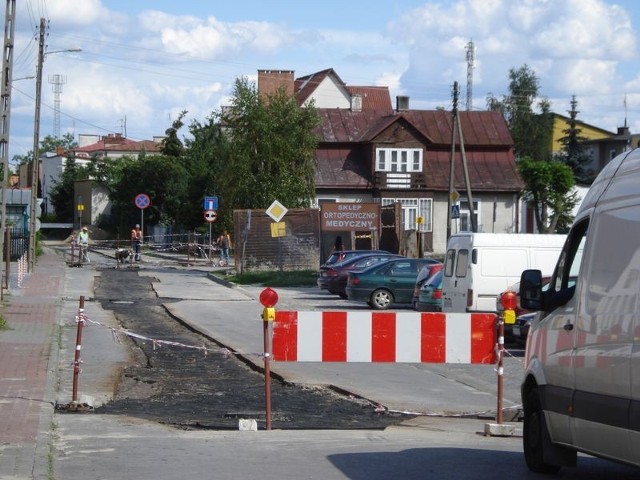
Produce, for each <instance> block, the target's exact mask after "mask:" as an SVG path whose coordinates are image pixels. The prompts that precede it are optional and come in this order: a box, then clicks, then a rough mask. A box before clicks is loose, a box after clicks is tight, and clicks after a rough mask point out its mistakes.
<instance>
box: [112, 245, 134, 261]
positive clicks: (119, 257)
mask: <svg viewBox="0 0 640 480" xmlns="http://www.w3.org/2000/svg"><path fill="white" fill-rule="evenodd" d="M115 257H116V261H117V262H119V263H125V262H129V263H132V262H133V252H132V251H131V250H130V249H126V248H118V249H116V253H115Z"/></svg>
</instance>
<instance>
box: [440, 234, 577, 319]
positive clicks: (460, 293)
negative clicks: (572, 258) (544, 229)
mask: <svg viewBox="0 0 640 480" xmlns="http://www.w3.org/2000/svg"><path fill="white" fill-rule="evenodd" d="M565 238H566V235H542V234H533V233H472V232H460V233H456V234H454V235H452V236H451V237H450V238H449V241H448V242H447V253H446V259H445V264H444V277H443V279H442V310H443V311H444V312H453V313H464V312H495V311H496V297H497V295H499V294H500V293H502V292H504V291H505V290H506V289H507V288H509V287H510V286H511V285H513V284H514V283H517V282H518V281H519V280H520V274H521V273H522V271H523V270H526V269H529V268H536V269H539V270H542V272H543V273H546V274H547V275H550V274H551V272H553V268H554V267H555V265H556V263H557V261H558V255H559V254H560V250H562V245H563V244H564V241H565Z"/></svg>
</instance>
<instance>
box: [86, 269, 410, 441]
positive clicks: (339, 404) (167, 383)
mask: <svg viewBox="0 0 640 480" xmlns="http://www.w3.org/2000/svg"><path fill="white" fill-rule="evenodd" d="M151 283H152V279H151V278H150V277H147V276H138V272H137V271H135V270H130V271H122V270H120V271H116V270H113V269H105V270H103V271H102V272H101V274H100V277H98V280H97V282H96V290H95V295H96V301H98V302H100V303H101V305H102V308H104V309H105V310H111V311H113V312H114V314H115V316H116V318H117V320H118V321H119V323H120V324H121V326H122V327H124V328H126V329H128V330H130V331H131V332H135V333H136V334H139V335H141V336H143V337H146V338H152V339H156V340H165V341H171V342H177V343H179V344H182V345H193V346H203V345H204V346H206V347H207V350H208V352H207V354H206V355H205V353H204V352H203V351H202V350H196V349H191V348H185V347H184V346H173V345H166V344H162V346H157V345H155V346H154V344H153V342H149V341H143V340H139V339H134V340H131V348H133V349H134V353H135V358H136V359H137V360H136V362H135V364H134V365H130V366H128V367H127V368H125V370H124V371H123V374H122V377H121V379H120V382H119V385H118V387H117V392H116V395H115V397H114V399H113V400H112V401H111V402H109V403H107V404H106V405H104V406H101V407H99V408H97V409H96V410H95V413H96V414H126V415H130V416H133V417H139V418H143V419H147V420H153V421H157V422H160V423H162V424H167V425H173V426H175V427H178V428H185V429H237V428H238V422H239V420H240V419H255V420H256V421H257V423H258V428H259V429H264V428H265V382H264V376H263V374H262V373H261V372H260V371H255V370H254V369H252V368H251V367H250V366H248V365H247V364H245V363H244V362H243V361H241V360H240V359H238V358H236V357H234V356H233V355H230V354H228V353H227V351H226V350H225V349H223V348H221V347H219V346H218V345H216V344H215V343H213V342H210V341H208V340H207V339H206V338H204V337H202V336H201V335H199V334H197V333H194V332H193V331H191V330H189V329H188V328H186V327H185V326H183V325H182V324H181V323H179V322H178V321H177V320H175V319H173V318H172V317H171V316H170V315H169V314H168V313H167V312H166V311H165V309H164V308H163V306H162V304H163V303H168V302H170V301H171V300H170V299H162V298H158V297H157V296H156V294H155V292H154V291H153V289H152V285H151ZM271 404H272V413H271V426H272V428H274V429H383V428H385V427H387V426H389V425H392V424H398V423H400V422H402V421H404V420H406V419H407V418H408V417H407V416H406V415H404V416H403V415H397V414H390V413H388V412H386V411H379V410H380V409H378V411H376V406H375V405H372V404H371V403H370V402H368V401H366V400H362V399H357V398H352V397H349V396H346V395H342V394H339V393H337V392H334V391H333V390H331V389H329V388H326V387H323V386H316V387H309V386H307V385H305V386H299V385H293V384H287V383H283V382H280V381H278V380H277V379H272V381H271Z"/></svg>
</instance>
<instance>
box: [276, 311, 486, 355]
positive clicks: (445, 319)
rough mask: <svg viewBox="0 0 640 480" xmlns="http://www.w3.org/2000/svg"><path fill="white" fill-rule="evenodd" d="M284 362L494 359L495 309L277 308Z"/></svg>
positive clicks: (278, 348)
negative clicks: (283, 309) (327, 309)
mask: <svg viewBox="0 0 640 480" xmlns="http://www.w3.org/2000/svg"><path fill="white" fill-rule="evenodd" d="M272 356H273V359H274V360H276V361H282V362H399V363H400V362H406V363H495V362H496V358H497V357H496V315H495V314H492V313H446V314H445V313H420V312H339V311H336V312H321V311H311V312H296V311H278V312H276V319H275V321H274V325H273V337H272Z"/></svg>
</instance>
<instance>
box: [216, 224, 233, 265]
mask: <svg viewBox="0 0 640 480" xmlns="http://www.w3.org/2000/svg"><path fill="white" fill-rule="evenodd" d="M218 246H219V247H220V263H221V266H225V267H226V266H227V265H229V248H230V246H231V237H230V236H229V233H228V232H227V231H226V230H224V231H223V232H222V235H220V237H218Z"/></svg>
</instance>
